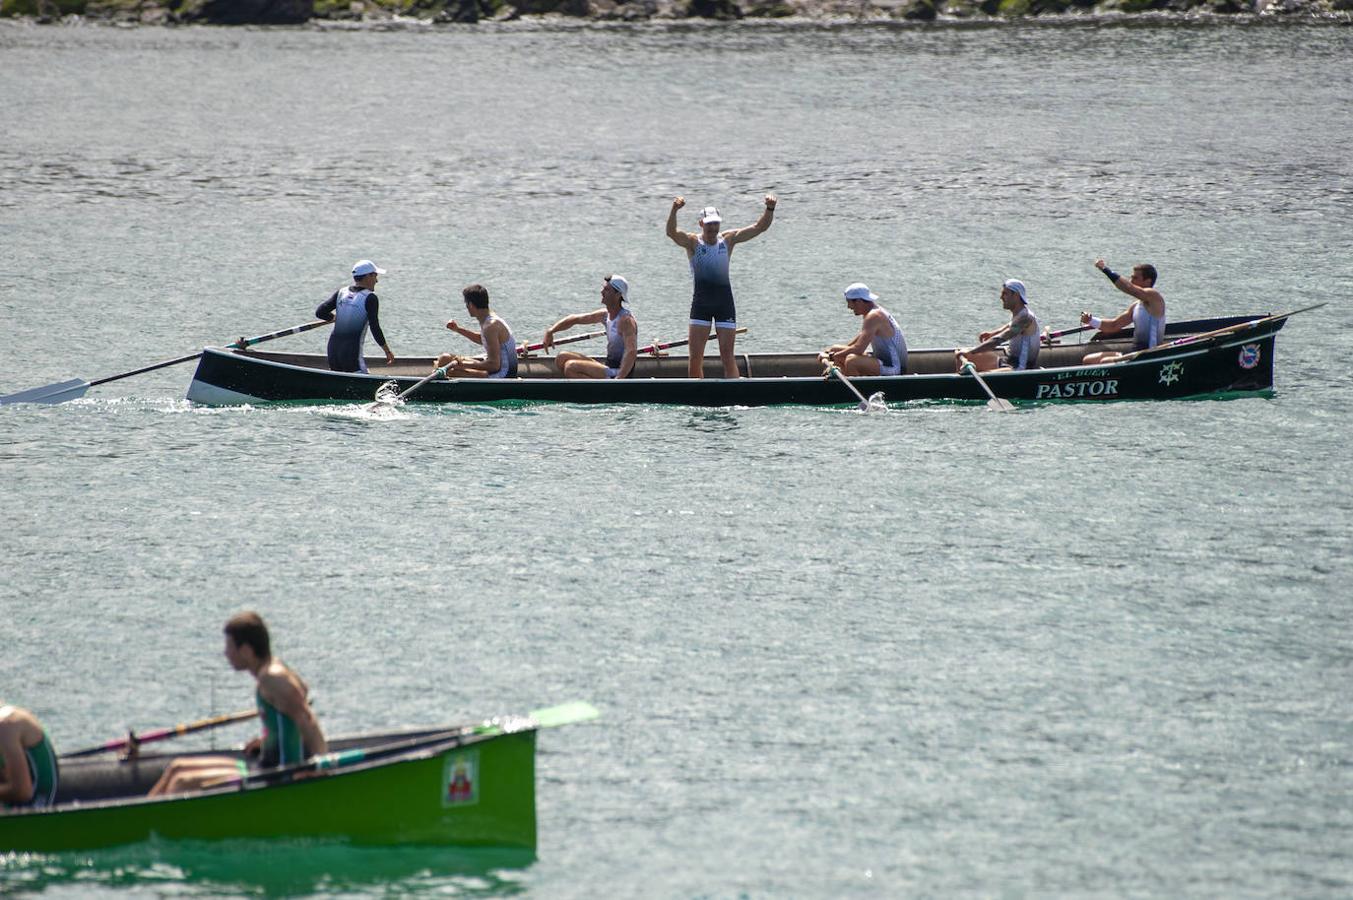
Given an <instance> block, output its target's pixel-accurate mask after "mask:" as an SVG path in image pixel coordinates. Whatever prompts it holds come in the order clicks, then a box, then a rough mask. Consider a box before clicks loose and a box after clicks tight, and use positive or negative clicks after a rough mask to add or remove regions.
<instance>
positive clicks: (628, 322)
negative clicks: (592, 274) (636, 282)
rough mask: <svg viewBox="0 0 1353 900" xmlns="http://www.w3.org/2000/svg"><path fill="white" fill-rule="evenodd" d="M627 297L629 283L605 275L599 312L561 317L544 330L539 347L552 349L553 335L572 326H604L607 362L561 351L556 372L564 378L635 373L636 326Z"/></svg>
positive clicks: (623, 376) (618, 277)
mask: <svg viewBox="0 0 1353 900" xmlns="http://www.w3.org/2000/svg"><path fill="white" fill-rule="evenodd" d="M629 298H630V284H629V282H628V281H626V280H625V279H624V278H623V277H622V276H620V275H607V276H606V278H605V280H604V282H603V283H602V285H601V309H596V310H593V311H592V312H587V313H575V314H573V315H571V316H564V318H562V319H560V320H559V321H558V322H555V323H554V324H553V325H551V326H550V327H549V328H547V329H546V330H545V337H544V338H543V339H542V340H541V342H540V343H541V347H542V348H543V349H545V350H549V349H550V348H551V347H553V346H554V336H555V335H556V334H558V333H559V332H561V331H567V330H568V329H570V328H572V327H573V326H574V325H596V324H598V323H602V322H604V323H605V324H606V361H605V362H604V363H601V362H597V361H596V360H595V359H593V358H592V357H590V356H585V355H583V354H582V353H574V352H573V351H571V350H560V351H559V354H558V355H557V356H555V358H554V364H555V365H556V366H558V367H559V373H560V374H561V375H563V376H564V377H565V378H629V377H630V373H632V372H633V371H634V358H635V356H637V355H638V352H639V323H638V321H637V320H636V319H635V318H634V313H632V312H630V310H629V308H628V307H626V306H625V303H626V302H627V301H628V300H629Z"/></svg>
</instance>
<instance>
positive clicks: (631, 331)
mask: <svg viewBox="0 0 1353 900" xmlns="http://www.w3.org/2000/svg"><path fill="white" fill-rule="evenodd" d="M602 312H605V310H602ZM620 336H621V337H623V338H624V339H625V355H624V356H622V357H621V358H620V369H619V371H617V372H616V377H617V378H628V377H629V374H630V372H632V371H634V359H635V357H637V356H638V355H639V326H638V325H637V324H635V322H634V317H633V316H625V317H624V318H623V319H621V320H620Z"/></svg>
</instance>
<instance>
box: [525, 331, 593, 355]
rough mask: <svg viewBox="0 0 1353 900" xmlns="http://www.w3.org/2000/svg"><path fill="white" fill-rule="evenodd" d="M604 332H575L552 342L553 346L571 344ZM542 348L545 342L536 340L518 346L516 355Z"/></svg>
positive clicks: (529, 353)
mask: <svg viewBox="0 0 1353 900" xmlns="http://www.w3.org/2000/svg"><path fill="white" fill-rule="evenodd" d="M605 333H606V332H605V331H589V332H587V333H586V334H575V335H573V336H572V337H566V338H557V339H556V340H555V342H554V345H555V346H558V345H559V344H572V343H575V342H577V341H586V340H591V339H592V338H594V337H601V336H602V335H603V334H605ZM544 349H545V342H544V341H538V342H537V343H534V344H527V345H526V346H525V347H518V348H517V355H518V356H530V355H531V354H532V353H534V352H535V351H537V350H544Z"/></svg>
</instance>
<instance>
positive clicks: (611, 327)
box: [606, 306, 638, 369]
mask: <svg viewBox="0 0 1353 900" xmlns="http://www.w3.org/2000/svg"><path fill="white" fill-rule="evenodd" d="M626 317H629V318H630V319H634V313H632V312H630V311H629V310H628V309H626V308H625V307H623V306H622V307H620V311H619V312H618V313H616V314H615V318H611V317H610V316H609V315H608V316H607V317H606V367H607V368H609V369H619V368H620V364H621V363H622V362H624V361H625V336H624V335H623V334H621V333H620V320H621V319H624V318H626ZM635 327H636V328H637V327H638V324H637V321H636V324H635Z"/></svg>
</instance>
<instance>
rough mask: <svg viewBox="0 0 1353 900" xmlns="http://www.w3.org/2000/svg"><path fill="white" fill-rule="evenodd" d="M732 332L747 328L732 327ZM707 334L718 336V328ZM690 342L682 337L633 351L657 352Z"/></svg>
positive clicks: (742, 332) (737, 332)
mask: <svg viewBox="0 0 1353 900" xmlns="http://www.w3.org/2000/svg"><path fill="white" fill-rule="evenodd" d="M733 333H734V334H746V333H747V328H746V327H745V326H744V327H742V328H735V329H733ZM709 336H710V337H711V338H716V337H717V336H718V329H714V330H711V331H710V333H709ZM690 342H691V339H690V338H682V339H681V340H679V341H663V342H661V343H653V344H649V345H648V346H646V347H640V348H639V349H638V350H636V351H634V352H635V354H636V355H637V354H639V353H657V352H658V351H659V350H671V349H672V348H673V347H684V346H686V345H687V344H689V343H690Z"/></svg>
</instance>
